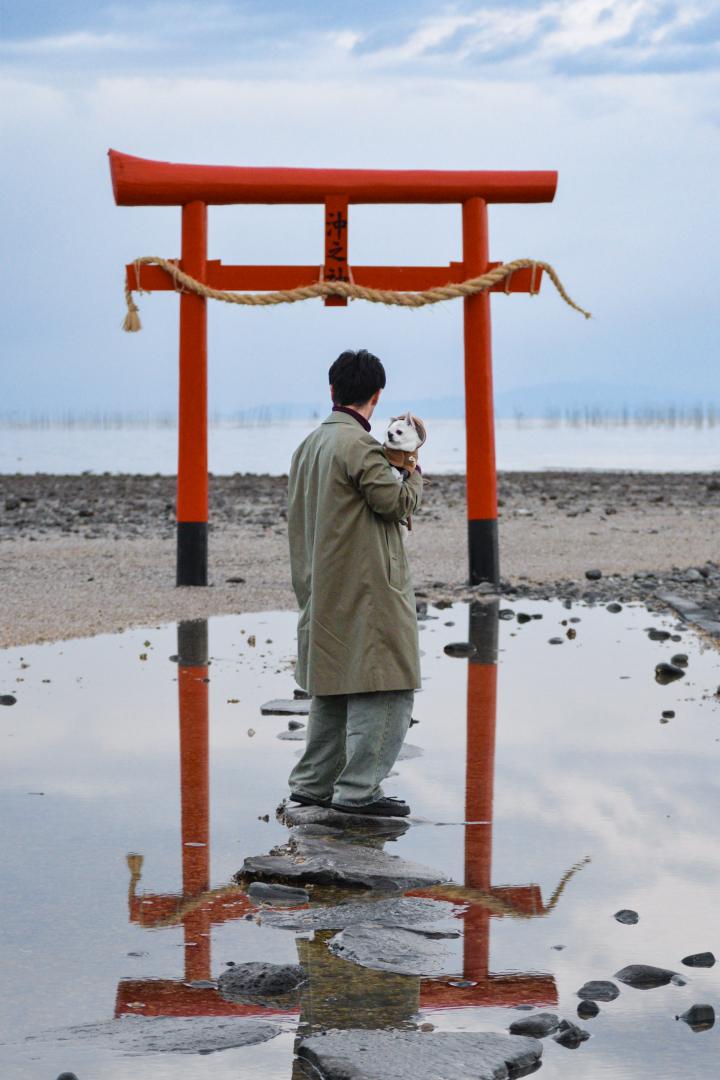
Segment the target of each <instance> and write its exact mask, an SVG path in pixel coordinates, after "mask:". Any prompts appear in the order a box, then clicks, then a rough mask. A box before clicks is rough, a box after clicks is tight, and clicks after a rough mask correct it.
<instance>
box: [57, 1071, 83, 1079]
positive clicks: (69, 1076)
mask: <svg viewBox="0 0 720 1080" xmlns="http://www.w3.org/2000/svg"><path fill="white" fill-rule="evenodd" d="M57 1080H78V1078H77V1076H76V1075H75V1073H71V1072H64V1073H60V1075H59V1076H58V1078H57Z"/></svg>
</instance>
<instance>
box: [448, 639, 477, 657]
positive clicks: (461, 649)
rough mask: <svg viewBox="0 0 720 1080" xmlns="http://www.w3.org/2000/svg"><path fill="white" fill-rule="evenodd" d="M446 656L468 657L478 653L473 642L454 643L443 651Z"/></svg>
mask: <svg viewBox="0 0 720 1080" xmlns="http://www.w3.org/2000/svg"><path fill="white" fill-rule="evenodd" d="M443 652H444V653H445V655H446V656H456V657H468V656H475V653H476V652H477V650H476V648H475V646H474V645H473V643H472V642H471V641H453V642H451V643H450V644H449V645H446V646H445V648H444V649H443Z"/></svg>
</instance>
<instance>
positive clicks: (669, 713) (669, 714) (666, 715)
mask: <svg viewBox="0 0 720 1080" xmlns="http://www.w3.org/2000/svg"><path fill="white" fill-rule="evenodd" d="M674 716H675V710H674V709H663V711H662V718H663V720H672V719H673V718H674Z"/></svg>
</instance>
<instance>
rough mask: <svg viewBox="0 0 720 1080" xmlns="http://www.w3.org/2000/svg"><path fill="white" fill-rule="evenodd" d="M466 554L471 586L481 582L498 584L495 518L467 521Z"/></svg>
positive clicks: (498, 557)
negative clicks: (468, 562) (467, 555)
mask: <svg viewBox="0 0 720 1080" xmlns="http://www.w3.org/2000/svg"><path fill="white" fill-rule="evenodd" d="M468 554H469V556H470V584H471V585H479V584H480V582H481V581H490V582H492V584H493V585H499V584H500V554H499V551H498V527H497V518H481V519H478V520H475V521H468Z"/></svg>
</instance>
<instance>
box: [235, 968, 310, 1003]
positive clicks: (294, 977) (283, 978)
mask: <svg viewBox="0 0 720 1080" xmlns="http://www.w3.org/2000/svg"><path fill="white" fill-rule="evenodd" d="M306 982H307V976H306V974H305V971H304V970H303V968H301V967H300V965H299V964H266V963H262V962H260V961H251V962H250V963H247V964H233V966H232V967H230V968H228V969H227V971H223V972H222V973H221V975H220V978H219V979H218V992H219V994H220V997H221V998H222V999H223V1001H233V1002H235V1003H236V1004H252V1003H253V1002H258V1003H260V1004H262V1003H263V1002H265V1001H273V1002H274V1001H275V1000H276V999H277V998H286V997H288V996H289V995H292V994H295V993H296V992H297V991H298V989H299V988H300V987H301V986H302V985H303V984H304V983H306Z"/></svg>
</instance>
